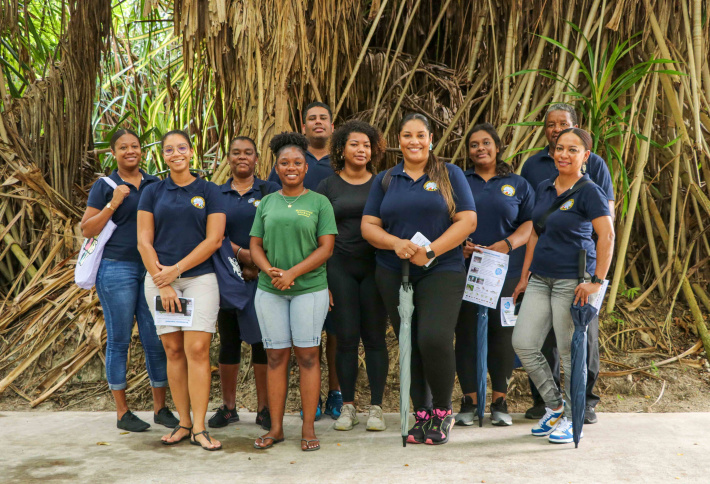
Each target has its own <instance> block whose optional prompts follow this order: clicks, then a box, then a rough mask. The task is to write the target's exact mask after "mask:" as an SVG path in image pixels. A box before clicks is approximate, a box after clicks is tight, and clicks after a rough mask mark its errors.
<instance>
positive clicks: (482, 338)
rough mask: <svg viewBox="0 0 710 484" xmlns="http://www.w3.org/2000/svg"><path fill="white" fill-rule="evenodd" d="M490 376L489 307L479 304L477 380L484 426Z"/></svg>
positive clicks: (479, 415) (480, 411)
mask: <svg viewBox="0 0 710 484" xmlns="http://www.w3.org/2000/svg"><path fill="white" fill-rule="evenodd" d="M487 378H488V308H487V307H486V306H481V305H480V304H479V305H478V334H477V336H476V382H477V383H478V391H477V393H476V399H477V400H478V426H479V427H483V414H484V413H485V411H486V381H487Z"/></svg>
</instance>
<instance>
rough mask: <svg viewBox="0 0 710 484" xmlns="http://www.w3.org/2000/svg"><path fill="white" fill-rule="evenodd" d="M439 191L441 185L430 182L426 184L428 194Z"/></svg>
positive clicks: (425, 188)
mask: <svg viewBox="0 0 710 484" xmlns="http://www.w3.org/2000/svg"><path fill="white" fill-rule="evenodd" d="M438 189H439V185H437V184H436V182H435V181H428V182H426V183H425V184H424V190H426V191H428V192H435V191H437V190H438Z"/></svg>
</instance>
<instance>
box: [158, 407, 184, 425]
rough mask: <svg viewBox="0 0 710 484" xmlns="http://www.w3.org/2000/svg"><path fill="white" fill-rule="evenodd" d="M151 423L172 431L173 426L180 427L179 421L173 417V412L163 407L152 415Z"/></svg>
mask: <svg viewBox="0 0 710 484" xmlns="http://www.w3.org/2000/svg"><path fill="white" fill-rule="evenodd" d="M153 422H154V423H157V424H158V425H162V426H164V427H167V428H169V429H174V428H175V426H177V425H180V420H178V419H177V418H176V417H175V415H173V412H171V411H170V410H169V409H168V407H163V408H161V409H160V410H158V413H154V414H153ZM183 428H184V427H183Z"/></svg>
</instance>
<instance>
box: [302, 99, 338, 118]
mask: <svg viewBox="0 0 710 484" xmlns="http://www.w3.org/2000/svg"><path fill="white" fill-rule="evenodd" d="M313 108H323V109H325V110H326V111H328V116H330V122H331V123H332V122H333V111H331V110H330V106H328V105H327V104H326V103H322V102H320V101H313V102H312V103H310V104H309V105H308V106H306V109H304V110H303V112H302V113H301V122H303V124H306V117H308V111H310V110H311V109H313Z"/></svg>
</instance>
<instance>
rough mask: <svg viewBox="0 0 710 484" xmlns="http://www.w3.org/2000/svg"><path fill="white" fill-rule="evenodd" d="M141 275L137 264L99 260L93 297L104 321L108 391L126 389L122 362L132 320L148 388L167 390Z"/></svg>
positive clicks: (160, 348)
mask: <svg viewBox="0 0 710 484" xmlns="http://www.w3.org/2000/svg"><path fill="white" fill-rule="evenodd" d="M145 272H146V271H145V267H143V264H142V263H141V262H131V261H120V260H113V259H103V260H102V261H101V265H100V266H99V271H98V273H97V274H96V293H97V294H98V296H99V301H101V307H102V308H103V310H104V320H105V321H106V336H107V343H106V379H107V380H108V387H109V389H111V390H125V389H126V386H127V384H126V360H127V359H128V347H129V345H130V344H131V333H132V331H133V319H134V317H135V319H136V321H138V335H139V336H140V339H141V344H142V345H143V352H144V353H145V366H146V369H147V370H148V378H150V385H151V386H152V387H154V388H160V387H167V386H168V373H167V361H166V358H165V350H164V349H163V344H162V343H161V341H160V338H158V334H157V333H156V332H155V324H153V315H152V313H151V312H150V310H149V309H148V304H147V303H146V301H145V295H144V290H143V280H144V278H145Z"/></svg>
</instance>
